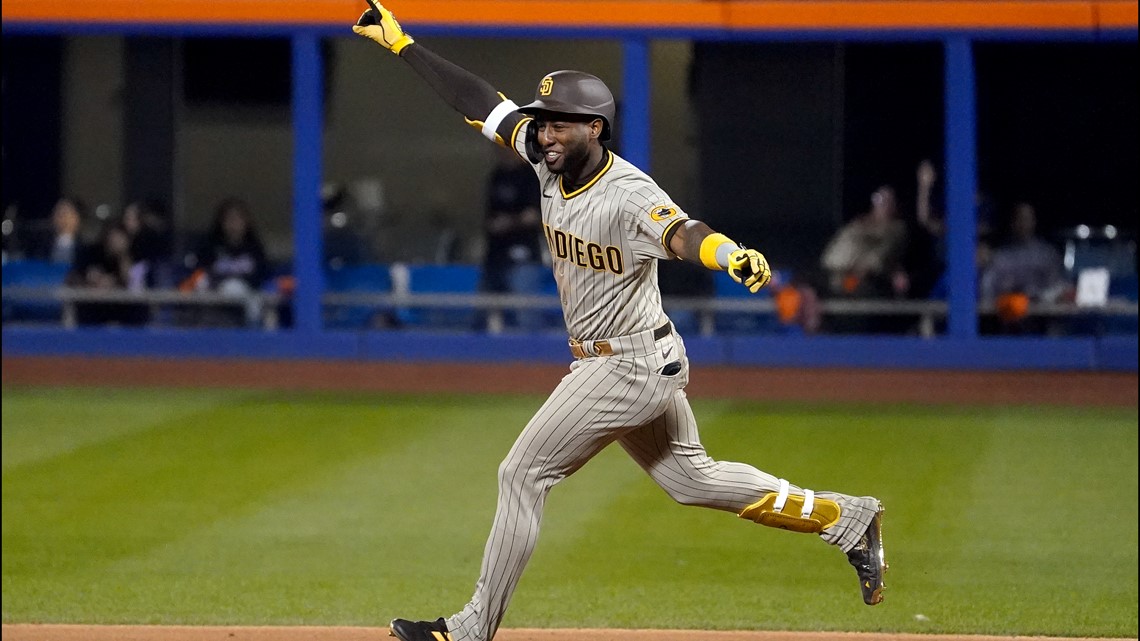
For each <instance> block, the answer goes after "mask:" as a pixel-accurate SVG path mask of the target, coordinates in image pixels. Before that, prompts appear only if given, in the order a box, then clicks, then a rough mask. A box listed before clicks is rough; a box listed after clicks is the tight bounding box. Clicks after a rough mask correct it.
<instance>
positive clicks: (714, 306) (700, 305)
mask: <svg viewBox="0 0 1140 641" xmlns="http://www.w3.org/2000/svg"><path fill="white" fill-rule="evenodd" d="M251 297H252V299H255V300H256V301H257V302H259V303H260V306H261V309H262V310H263V314H262V319H261V326H262V327H263V328H265V329H269V330H273V329H277V328H278V327H279V325H280V315H279V313H278V309H279V307H280V305H281V304H282V303H284V302H287V301H288V298H287V297H286V296H285V295H283V294H280V293H270V292H257V293H254V294H250V295H229V294H222V293H218V292H183V291H180V290H176V289H150V290H145V291H137V292H136V291H128V290H102V289H87V288H73V287H46V288H45V287H23V286H12V287H4V288H3V302H4V304H5V305H18V304H20V303H41V304H42V303H58V304H60V305H61V309H62V314H61V319H60V321H61V323H62V325H63V326H64V327H67V328H74V327H76V326H77V325H78V314H77V306H78V305H80V304H85V303H94V304H98V303H107V304H134V305H145V306H147V307H149V309H150V311H151V318H152V319H156V321H155V322H157V323H159V324H161V322H162V321H161V320H158V319H161V318H162V316H161V314H160V313H159V312H160V311H161V310H162V309H164V308H178V307H198V308H211V307H212V308H219V307H224V308H242V307H244V306H245V305H247V304H248V303H249V302H250V301H251ZM321 301H322V304H323V305H324V306H325V307H326V308H329V307H333V308H336V307H357V308H367V309H372V310H375V311H376V312H383V311H394V310H400V309H455V308H463V309H470V310H479V311H483V312H485V313H486V314H487V315H488V323H487V326H488V328H489V330H488V331H491V332H492V333H496V332H498V331H501V328H502V326H503V324H502V315H503V314H504V313H505V312H507V311H510V310H514V311H551V312H555V311H559V310H560V309H561V307H560V301H559V299H558V297H557V296H553V295H524V294H482V293H479V294H458V293H456V294H449V293H433V294H414V293H405V292H395V293H371V292H351V293H350V292H337V293H328V294H325V295H324V296H323V297H322V299H321ZM819 305H820V312H821V313H822V314H823V315H825V316H877V317H883V316H916V317H918V318H919V326H920V327H921V328H922V333H923V335H933V333H934V332H933V327H934V324H935V322H936V321H938V320H941V319H944V318H945V317H946V315H947V312H948V305H947V304H946V302H945V301H940V300H876V299H824V300H821V301H820V303H819ZM665 307H666V308H667V309H668V310H670V311H672V310H679V311H680V310H683V311H689V312H692V313H694V314H696V315H697V316H698V318H699V326H700V331H701V334H703V335H712V334H714V333H715V331H716V329H715V328H716V322H715V317H716V315H717V314H724V313H744V314H756V315H773V314H775V313H776V311H777V310H776V303H775V301H773V300H772V299H771V298H755V299H748V298H710V297H667V298H665ZM978 313H979V315H993V314H995V313H996V309H995V307H994V306H993V305H979V307H978ZM1028 314H1029V315H1030V316H1040V317H1050V318H1064V317H1084V316H1090V315H1091V316H1099V317H1133V318H1135V317H1137V316H1138V314H1140V305H1138V304H1137V303H1136V302H1133V301H1126V300H1115V299H1110V300H1109V301H1108V302H1107V303H1106V304H1105V305H1103V306H1078V305H1076V304H1075V303H1053V304H1045V303H1035V304H1032V305H1030V308H1029V311H1028Z"/></svg>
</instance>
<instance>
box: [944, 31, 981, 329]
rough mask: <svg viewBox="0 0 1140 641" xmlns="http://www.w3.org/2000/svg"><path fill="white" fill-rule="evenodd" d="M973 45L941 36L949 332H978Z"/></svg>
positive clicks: (965, 40)
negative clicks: (944, 109)
mask: <svg viewBox="0 0 1140 641" xmlns="http://www.w3.org/2000/svg"><path fill="white" fill-rule="evenodd" d="M972 47H973V45H972V43H971V42H970V39H969V38H968V37H966V36H960V35H958V36H952V37H950V38H948V39H947V40H946V67H945V74H946V210H947V211H946V256H947V262H948V265H947V267H946V268H947V270H949V285H950V288H949V289H950V300H949V314H950V318H949V322H948V330H949V335H950V336H951V337H952V338H965V339H972V338H976V337H977V336H978V312H977V300H978V297H977V289H978V287H977V277H978V274H977V266H976V265H975V263H974V251H975V243H976V234H977V220H976V217H977V214H976V204H975V195H976V194H977V190H978V189H977V187H978V158H977V107H976V94H975V91H976V88H975V82H974V54H973V48H972Z"/></svg>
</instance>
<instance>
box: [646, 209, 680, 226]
mask: <svg viewBox="0 0 1140 641" xmlns="http://www.w3.org/2000/svg"><path fill="white" fill-rule="evenodd" d="M676 215H677V210H676V209H674V208H672V207H665V206H664V205H662V206H661V207H657V208H655V209H654V210H653V211H651V212H649V217H650V218H652V219H653V220H656V221H657V222H661V221H663V220H665V219H667V218H672V217H673V216H676Z"/></svg>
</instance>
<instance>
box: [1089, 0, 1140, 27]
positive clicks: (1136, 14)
mask: <svg viewBox="0 0 1140 641" xmlns="http://www.w3.org/2000/svg"><path fill="white" fill-rule="evenodd" d="M1096 12H1097V21H1098V22H1099V24H1100V26H1101V27H1103V28H1106V29H1119V28H1121V27H1125V28H1127V27H1132V28H1133V29H1135V28H1136V25H1137V23H1138V22H1140V3H1138V2H1135V1H1133V2H1097V3H1096Z"/></svg>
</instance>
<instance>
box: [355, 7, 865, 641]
mask: <svg viewBox="0 0 1140 641" xmlns="http://www.w3.org/2000/svg"><path fill="white" fill-rule="evenodd" d="M369 4H370V5H371V8H370V9H369V10H367V11H365V12H364V14H363V15H362V16H361V17H360V20H359V21H357V24H356V25H355V26H354V27H353V31H354V32H355V33H357V34H359V35H361V36H364V37H367V38H370V39H372V40H374V41H375V42H377V43H378V44H380V45H381V46H383V47H384V48H385V49H388V50H389V51H391V52H392V53H394V54H396V55H398V56H400V57H401V58H402V59H403V60H404V61H405V62H407V63H408V64H409V65H410V66H411V67H412V69H413V70H414V71H415V72H416V73H417V74H419V75H420V76H421V77H422V78H423V79H424V80H425V81H426V82H427V83H428V84H429V85H430V86H431V87H432V88H434V89H435V90H436V92H437V93H439V94H440V96H442V97H443V99H444V100H445V101H447V103H448V104H450V105H451V106H452V107H453V108H454V109H455V110H456V111H458V112H459V113H460V114H462V115H463V116H464V118H465V119H466V120H467V123H468V124H469V125H471V126H473V127H474V128H476V129H477V130H479V131H480V132H481V133H482V134H483V135H484V136H486V137H487V138H488V139H490V140H492V141H494V142H496V143H498V144H500V145H504V146H506V147H508V148H511V149H514V150H515V151H516V152H517V153H518V154H519V156H520V157H522V158H524V159H526V160H527V161H528V162H530V164H531V165H532V166H533V167H534V171H535V172H536V173H537V174H538V178H539V184H540V187H541V189H542V223H543V230H544V232H545V236H546V242H547V245H548V247H549V249H550V254H551V257H552V258H553V269H554V276H555V280H556V281H557V283H558V293H559V297H560V298H561V301H562V311H563V314H564V316H565V320H566V329H567V332H568V333H569V335H570V340H569V343H570V352H571V354H572V355H573V357H574V359H575V360H574V362H572V363H571V365H570V373H569V374H567V375H566V376H565V378H563V379H562V382H561V383H559V384H558V386H557V387H556V388H555V390H554V392H553V393H552V394H551V395H550V398H548V399H547V400H546V402H545V403H544V404H543V406H542V408H541V409H539V411H538V413H537V414H535V416H534V417H533V418H532V419H531V420H530V422H529V423H528V424H527V426H526V428H525V429H524V430H523V431H522V433H521V434H520V435H519V437H518V440H517V441H516V442H515V444H514V446H513V447H512V448H511V450H510V452H509V453H508V454H507V457H506V459H504V461H503V463H502V465H500V467H499V475H498V480H499V498H498V506H497V508H496V511H495V520H494V524H493V526H492V529H491V535H490V537H489V539H488V540H487V545H486V548H485V550H484V554H483V563H482V568H481V571H480V576H479V580H478V582H477V584H476V586H475V594H474V596H472V598H471V601H470V602H469V603H468V604H467V605H466V606H465V607H464V608H463V609H462V610H460V611H459V612H458V613H457V614H454V615H453V616H451V617H450V618H440V619H437V620H436V621H409V620H404V619H396V620H394V621H392V623H391V628H390V631H391V634H392V636H395V637H397V638H399V639H402V641H448V640H451V641H490V640H491V639H493V638H494V636H495V632H496V631H497V630H498V628H499V624H500V622H501V621H502V619H503V615H504V613H505V612H506V610H507V606H508V604H509V603H510V600H511V595H512V593H513V592H514V590H515V586H516V585H517V584H518V581H519V578H520V577H521V576H522V573H523V568H524V567H525V566H526V563H527V561H528V559H529V558H530V555H531V552H532V551H533V550H534V545H535V542H536V541H537V539H538V531H539V525H540V523H541V520H542V510H543V504H544V502H545V500H546V496H547V494H548V493H549V492H550V490H551V488H553V487H554V485H555V484H557V483H558V482H559V481H561V480H562V479H564V478H566V477H567V476H569V475H570V474H573V473H574V472H575V471H577V470H578V469H579V468H581V467H582V466H583V465H584V464H585V463H586V462H587V461H589V460H590V458H591V457H593V456H594V455H595V454H597V453H598V452H599V451H601V450H602V449H603V448H605V447H606V446H607V445H609V444H610V443H613V442H615V441H616V442H617V443H618V444H619V445H620V446H621V447H622V448H623V449H624V450H625V451H626V452H627V453H628V454H629V455H630V456H631V457H632V458H633V459H634V460H635V461H637V463H638V464H639V465H641V467H642V468H643V469H644V470H645V471H646V473H648V474H649V476H650V477H652V478H653V480H654V481H656V482H657V484H658V485H660V486H661V488H662V489H663V490H665V491H666V492H667V493H668V494H669V495H670V496H671V497H672V498H673V499H675V500H676V501H677V502H678V503H681V504H683V505H699V506H703V507H709V508H714V509H718V510H724V511H728V512H733V513H735V514H737V515H739V516H740V517H742V518H746V519H749V520H752V521H755V522H756V523H759V524H761V525H765V526H769V527H774V528H781V529H785V530H791V531H793V532H804V533H815V534H818V535H819V536H820V538H822V539H823V540H824V541H825V542H827V543H830V544H832V545H835V546H837V547H839V549H840V550H842V551H843V552H845V553H846V554H847V558H848V561H849V562H850V563H851V565H853V566H854V567H855V570H856V572H857V573H858V576H859V585H860V588H861V590H862V595H863V600H864V602H865V603H867V604H868V605H874V604H876V603H879V602H880V601H881V600H882V596H883V573H884V572H885V570H886V569H887V565H886V562H885V561H884V555H883V547H882V538H881V534H882V533H881V525H882V513H883V508H882V506H881V504H880V502H879V501H878V500H877V499H875V498H872V497H854V496H848V495H846V494H838V493H834V492H812V491H811V490H807V489H802V488H799V487H797V486H795V485H792V484H790V483H789V482H788V481H786V480H784V479H780V478H777V477H775V476H772V475H770V474H767V473H764V472H761V471H759V470H757V469H755V468H753V467H752V466H749V465H745V464H742V463H726V462H722V461H714V460H713V459H711V458H710V457H709V456H708V454H706V453H705V449H704V447H703V446H702V445H701V442H700V439H699V436H698V434H697V423H696V420H695V419H694V418H693V413H692V410H691V409H690V408H689V403H688V400H687V399H686V396H685V392H684V388H685V385H686V383H687V382H688V378H689V361H688V359H687V358H686V356H685V343H684V342H683V341H682V340H681V337H680V336H678V335H677V333H676V332H675V331H674V329H673V326H672V324H671V323H670V322H669V319H668V317H667V316H666V315H665V313H664V312H663V311H662V308H661V294H660V291H659V290H658V286H657V261H658V260H671V259H681V260H685V261H690V262H694V263H698V264H702V265H704V266H705V267H707V268H709V269H713V270H725V271H727V272H728V274H729V275H730V276H731V277H732V279H733V280H735V281H736V282H738V283H740V284H741V285H743V286H744V287H746V288H748V289H749V290H750V291H751V292H753V293H755V292H757V291H759V290H760V288H761V287H764V285H766V284H767V283H768V280H769V278H770V276H771V272H770V270H769V267H768V262H767V261H766V260H765V258H764V256H763V255H762V254H760V252H758V251H756V250H755V249H748V248H745V247H743V246H741V245H739V244H737V243H735V242H733V241H731V240H729V239H728V238H727V237H725V236H724V235H723V234H719V233H716V232H714V231H713V230H712V229H710V228H709V227H708V225H706V224H704V223H702V222H700V221H697V220H694V219H692V218H690V217H689V216H688V215H687V214H686V213H685V211H684V210H682V209H681V207H679V206H678V205H677V204H676V203H675V202H673V201H672V199H670V198H669V195H668V194H666V193H665V192H664V191H663V190H662V189H661V188H660V187H658V186H657V184H656V183H655V182H653V180H652V179H651V178H649V176H647V175H646V174H644V173H643V172H641V171H640V170H638V169H637V168H636V167H634V166H633V165H631V164H630V163H628V162H626V161H625V160H623V159H622V158H620V157H618V156H617V155H616V154H614V153H613V152H611V151H610V150H609V149H607V148H606V146H605V144H604V142H605V141H606V140H608V139H609V138H610V136H611V135H612V133H613V128H614V111H615V110H614V98H613V95H612V94H611V93H610V90H609V89H608V88H607V87H606V85H605V84H604V83H603V82H602V81H601V80H599V79H598V78H595V77H594V76H591V75H588V74H585V73H582V72H580V71H556V72H554V73H551V74H549V75H547V76H546V77H544V78H542V79H541V81H540V82H539V83H538V88H537V90H536V95H535V100H534V101H533V102H531V103H529V104H526V105H523V106H522V107H519V106H518V105H516V104H515V103H514V102H511V101H510V100H509V99H507V98H506V97H505V96H503V95H502V94H500V93H497V92H496V91H495V89H494V88H493V87H492V86H491V85H490V84H488V83H487V82H486V81H485V80H483V79H481V78H479V77H477V76H475V75H473V74H471V73H470V72H468V71H466V70H464V69H462V68H461V67H459V66H457V65H455V64H453V63H451V62H449V61H447V60H445V59H443V58H442V57H440V56H439V55H437V54H435V53H433V52H432V51H431V50H430V49H428V48H427V47H424V46H423V45H421V44H418V43H416V42H415V41H414V40H413V39H412V37H411V36H410V35H408V34H407V33H406V32H405V31H404V30H403V29H402V28H401V27H400V25H399V23H398V22H397V21H396V19H395V17H394V16H393V15H392V13H391V12H390V11H388V10H387V9H385V8H384V7H382V6H380V5H378V4H375V3H374V2H373V0H369Z"/></svg>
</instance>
